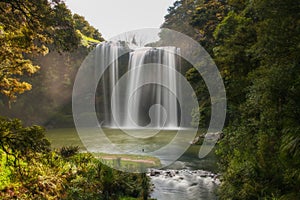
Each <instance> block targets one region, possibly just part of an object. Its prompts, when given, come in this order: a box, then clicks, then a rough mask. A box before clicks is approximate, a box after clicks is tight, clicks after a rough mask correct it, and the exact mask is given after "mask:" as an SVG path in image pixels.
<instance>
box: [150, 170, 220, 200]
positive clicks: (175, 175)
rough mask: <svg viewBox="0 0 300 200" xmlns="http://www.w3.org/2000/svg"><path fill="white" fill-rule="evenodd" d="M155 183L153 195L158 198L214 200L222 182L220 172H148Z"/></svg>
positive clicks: (164, 199)
mask: <svg viewBox="0 0 300 200" xmlns="http://www.w3.org/2000/svg"><path fill="white" fill-rule="evenodd" d="M148 176H150V178H151V182H152V184H153V187H154V188H153V191H152V193H151V197H152V198H155V199H158V200H168V199H172V200H182V199H185V200H214V199H217V196H216V193H215V192H216V191H215V190H216V188H217V186H218V185H219V184H220V179H219V175H218V174H214V173H211V172H208V171H203V170H187V169H183V170H157V169H151V170H149V172H148Z"/></svg>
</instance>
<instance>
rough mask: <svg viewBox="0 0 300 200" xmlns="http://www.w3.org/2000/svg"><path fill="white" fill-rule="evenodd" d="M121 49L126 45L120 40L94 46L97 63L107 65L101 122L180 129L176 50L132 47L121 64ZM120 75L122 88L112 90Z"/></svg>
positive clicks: (120, 125) (171, 48)
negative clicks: (122, 81) (95, 47)
mask: <svg viewBox="0 0 300 200" xmlns="http://www.w3.org/2000/svg"><path fill="white" fill-rule="evenodd" d="M122 48H125V47H124V46H122V45H120V43H119V42H105V43H102V44H101V45H98V46H97V49H96V63H95V64H96V66H97V67H100V68H101V67H102V68H103V67H105V66H107V65H109V68H108V69H107V70H106V73H105V74H104V77H103V79H102V88H101V89H102V95H103V97H104V99H103V104H104V109H103V112H104V113H103V114H104V125H105V126H107V127H110V128H113V127H120V128H125V129H126V128H128V129H136V128H157V129H161V128H165V129H177V128H179V127H180V120H179V119H180V112H179V109H178V103H177V99H176V98H177V97H178V95H177V93H178V92H179V90H180V84H179V83H178V81H177V80H176V70H177V71H179V69H178V67H179V62H178V60H179V59H178V56H177V54H179V49H178V48H176V47H157V48H153V47H143V48H139V49H135V50H131V51H130V52H129V58H128V60H127V62H126V63H122V64H120V62H118V58H119V54H120V52H122ZM122 76H125V77H126V78H125V79H124V80H125V82H124V83H122V84H120V87H122V89H118V90H116V91H115V92H114V93H113V89H114V87H116V85H117V83H118V81H119V80H120V78H121V77H122ZM145 83H148V84H145ZM149 83H151V84H149ZM171 91H172V92H171ZM103 114H102V115H103Z"/></svg>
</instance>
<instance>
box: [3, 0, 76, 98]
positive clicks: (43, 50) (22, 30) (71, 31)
mask: <svg viewBox="0 0 300 200" xmlns="http://www.w3.org/2000/svg"><path fill="white" fill-rule="evenodd" d="M0 12H1V15H0V21H1V22H0V39H1V40H0V92H1V93H2V94H4V95H5V96H7V97H8V98H9V101H13V100H15V99H16V97H17V94H21V93H23V92H25V91H27V90H30V89H31V85H30V84H29V83H28V82H26V81H24V80H22V78H23V75H25V74H27V75H32V74H34V73H35V72H37V71H38V69H39V66H37V65H35V64H34V63H33V62H32V59H31V58H32V57H34V56H36V55H45V54H47V53H48V51H49V47H51V48H50V50H51V49H58V50H62V51H67V50H71V49H73V48H75V47H77V46H78V43H79V41H80V40H79V36H78V34H77V33H76V31H75V28H74V26H73V20H72V15H71V12H70V10H68V9H67V8H66V5H65V4H64V3H62V2H60V1H59V0H56V1H47V0H42V1H41V0H33V1H28V0H21V1H19V0H12V1H6V0H1V1H0Z"/></svg>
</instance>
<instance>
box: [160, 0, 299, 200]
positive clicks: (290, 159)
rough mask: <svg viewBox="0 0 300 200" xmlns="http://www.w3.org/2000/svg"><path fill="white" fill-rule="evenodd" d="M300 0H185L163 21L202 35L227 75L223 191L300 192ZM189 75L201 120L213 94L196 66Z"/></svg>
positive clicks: (284, 195)
mask: <svg viewBox="0 0 300 200" xmlns="http://www.w3.org/2000/svg"><path fill="white" fill-rule="evenodd" d="M299 5H300V2H299V1H292V0H287V1H279V0H271V1H267V0H253V1H244V0H228V1H214V0H210V1H200V0H199V1H184V0H182V1H176V2H175V4H174V6H173V7H171V8H170V10H169V14H168V15H167V16H166V22H165V24H164V26H165V27H169V28H174V29H175V30H178V31H181V32H183V33H187V34H190V35H191V36H192V37H193V38H195V39H196V40H198V41H199V42H200V44H202V45H203V47H205V48H206V49H207V50H208V52H210V53H211V56H212V57H213V58H214V60H215V62H216V63H217V65H218V67H219V70H220V72H221V74H222V76H223V80H224V83H225V86H226V91H227V100H228V112H227V113H228V115H227V123H226V128H225V130H224V138H222V139H221V141H220V143H219V148H218V154H219V156H220V163H219V164H220V170H221V172H222V174H223V181H222V185H221V187H220V198H221V199H300V197H299V191H300V188H299V185H300V171H299V169H300V162H299V160H300V155H299V147H300V132H299V130H300V128H299V127H300V121H299V110H300V104H299V100H300V99H299V97H300V96H299V94H300V88H299V80H300V73H299V72H300V71H299V70H300V64H299V63H300V48H299V44H300V37H299V35H300V23H299V19H300V7H299ZM180 20H183V21H180ZM187 24H189V25H190V26H192V27H193V29H194V32H193V34H191V32H190V31H187V32H186V31H185V30H186V26H187ZM181 25H182V26H181ZM186 77H187V79H188V80H189V81H190V82H191V84H192V85H193V87H194V88H196V95H197V97H198V100H199V105H200V107H199V108H198V109H197V108H195V110H197V111H198V110H199V112H200V113H202V115H201V114H200V117H199V116H198V115H197V114H194V116H195V120H200V123H201V122H202V124H203V122H205V120H206V119H207V116H209V112H208V110H209V109H210V108H209V103H207V102H209V94H208V93H207V91H206V90H205V86H204V84H203V81H202V80H201V77H200V76H199V74H198V73H196V70H194V69H191V70H189V71H188V72H187V74H186ZM195 113H197V112H195ZM205 116H206V117H205Z"/></svg>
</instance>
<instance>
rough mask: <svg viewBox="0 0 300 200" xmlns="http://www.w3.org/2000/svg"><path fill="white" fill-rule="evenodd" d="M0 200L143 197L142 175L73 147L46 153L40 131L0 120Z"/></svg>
mask: <svg viewBox="0 0 300 200" xmlns="http://www.w3.org/2000/svg"><path fill="white" fill-rule="evenodd" d="M0 122H1V126H0V127H1V132H0V133H1V150H0V153H1V154H0V160H1V162H0V166H1V173H0V174H1V178H0V183H1V187H0V198H1V199H11V198H14V199H101V200H102V199H107V200H108V199H119V198H120V197H126V196H127V197H134V198H137V197H141V198H144V197H145V196H146V197H148V195H149V180H148V177H146V176H145V175H144V174H127V173H123V172H120V171H117V170H114V169H112V168H110V167H107V166H105V165H103V164H102V163H101V162H100V161H99V160H97V159H95V158H94V157H93V156H92V155H91V154H88V153H76V151H78V149H77V148H76V147H64V148H62V149H60V150H59V151H58V152H55V151H51V150H50V149H49V147H50V146H49V145H50V144H49V142H47V140H46V139H45V138H44V130H43V129H42V128H40V127H37V126H33V127H23V126H22V124H21V123H20V121H19V120H7V119H3V118H2V119H1V120H0Z"/></svg>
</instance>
